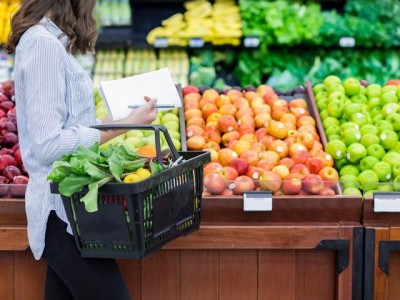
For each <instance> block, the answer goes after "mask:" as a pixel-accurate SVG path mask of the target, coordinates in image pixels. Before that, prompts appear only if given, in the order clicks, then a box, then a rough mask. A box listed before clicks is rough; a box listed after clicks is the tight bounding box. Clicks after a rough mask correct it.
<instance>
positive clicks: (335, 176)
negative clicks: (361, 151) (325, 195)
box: [318, 167, 339, 188]
mask: <svg viewBox="0 0 400 300" xmlns="http://www.w3.org/2000/svg"><path fill="white" fill-rule="evenodd" d="M318 175H319V176H321V178H322V180H323V181H324V184H325V187H328V188H334V187H336V186H337V183H338V180H339V173H338V171H336V169H334V168H332V167H323V168H322V169H321V171H319V173H318Z"/></svg>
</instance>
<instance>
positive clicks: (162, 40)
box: [154, 37, 168, 48]
mask: <svg viewBox="0 0 400 300" xmlns="http://www.w3.org/2000/svg"><path fill="white" fill-rule="evenodd" d="M154 47H155V48H167V47H168V38H166V37H157V38H156V39H155V40H154Z"/></svg>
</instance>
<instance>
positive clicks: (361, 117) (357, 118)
mask: <svg viewBox="0 0 400 300" xmlns="http://www.w3.org/2000/svg"><path fill="white" fill-rule="evenodd" d="M349 120H350V122H353V123H356V124H358V126H360V127H361V126H363V125H365V124H368V118H367V116H366V115H365V114H363V113H355V114H352V115H351V116H350V118H349Z"/></svg>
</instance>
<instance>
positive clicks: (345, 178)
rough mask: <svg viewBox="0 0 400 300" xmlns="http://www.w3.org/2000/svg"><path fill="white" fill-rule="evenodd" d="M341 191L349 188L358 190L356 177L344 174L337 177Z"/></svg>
mask: <svg viewBox="0 0 400 300" xmlns="http://www.w3.org/2000/svg"><path fill="white" fill-rule="evenodd" d="M339 181H340V183H341V186H342V189H347V188H349V187H354V188H358V181H357V175H353V174H346V175H342V176H340V177H339Z"/></svg>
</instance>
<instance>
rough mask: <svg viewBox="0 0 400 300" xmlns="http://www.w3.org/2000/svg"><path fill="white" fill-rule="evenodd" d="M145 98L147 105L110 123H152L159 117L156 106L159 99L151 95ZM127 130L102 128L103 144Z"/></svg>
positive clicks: (101, 137)
mask: <svg viewBox="0 0 400 300" xmlns="http://www.w3.org/2000/svg"><path fill="white" fill-rule="evenodd" d="M144 99H145V100H146V102H147V103H146V104H145V105H143V106H141V107H139V108H137V109H135V110H133V111H132V112H131V113H130V114H129V116H127V117H126V118H124V119H122V120H119V121H116V122H112V121H111V122H109V123H108V124H132V125H140V124H151V122H153V121H154V120H155V119H156V117H157V108H156V104H157V99H155V98H150V97H144ZM102 121H103V122H104V121H106V120H103V119H102ZM103 124H107V123H103ZM127 131H128V130H127V129H121V130H101V131H100V143H101V144H103V143H105V142H107V141H109V140H110V139H112V138H114V137H116V136H118V135H121V134H124V133H125V132H127Z"/></svg>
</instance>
